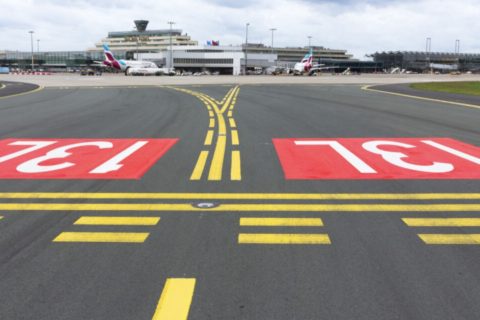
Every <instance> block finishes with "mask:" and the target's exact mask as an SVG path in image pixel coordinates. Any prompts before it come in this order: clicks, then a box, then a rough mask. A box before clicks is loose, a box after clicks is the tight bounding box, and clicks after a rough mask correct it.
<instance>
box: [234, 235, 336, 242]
mask: <svg viewBox="0 0 480 320" xmlns="http://www.w3.org/2000/svg"><path fill="white" fill-rule="evenodd" d="M238 243H243V244H331V242H330V238H329V237H328V235H327V234H278V233H240V234H239V235H238Z"/></svg>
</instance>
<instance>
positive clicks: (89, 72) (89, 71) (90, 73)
mask: <svg viewBox="0 0 480 320" xmlns="http://www.w3.org/2000/svg"><path fill="white" fill-rule="evenodd" d="M80 75H81V76H94V75H95V71H93V70H92V69H83V70H82V71H80Z"/></svg>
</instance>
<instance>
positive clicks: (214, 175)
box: [208, 136, 227, 181]
mask: <svg viewBox="0 0 480 320" xmlns="http://www.w3.org/2000/svg"><path fill="white" fill-rule="evenodd" d="M226 144H227V137H225V136H219V137H218V138H217V145H216V146H215V151H214V153H213V159H212V164H211V166H210V171H209V173H208V180H215V181H220V180H222V170H223V160H224V159H225V148H226Z"/></svg>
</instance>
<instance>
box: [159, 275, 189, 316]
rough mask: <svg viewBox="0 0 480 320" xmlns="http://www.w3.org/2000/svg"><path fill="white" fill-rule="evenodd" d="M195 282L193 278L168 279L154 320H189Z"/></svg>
mask: <svg viewBox="0 0 480 320" xmlns="http://www.w3.org/2000/svg"><path fill="white" fill-rule="evenodd" d="M195 282H196V280H195V279H193V278H183V279H182V278H170V279H167V281H166V283H165V287H164V288H163V291H162V295H161V296H160V300H159V302H158V305H157V309H156V310H155V314H154V315H153V318H152V320H187V319H188V313H189V311H190V305H191V303H192V299H193V294H194V291H195Z"/></svg>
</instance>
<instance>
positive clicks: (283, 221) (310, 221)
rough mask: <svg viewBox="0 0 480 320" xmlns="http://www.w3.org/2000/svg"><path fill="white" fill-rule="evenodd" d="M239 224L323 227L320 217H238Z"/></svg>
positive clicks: (244, 225)
mask: <svg viewBox="0 0 480 320" xmlns="http://www.w3.org/2000/svg"><path fill="white" fill-rule="evenodd" d="M240 226H242V227H246V226H255V227H265V226H268V227H323V221H322V219H320V218H240Z"/></svg>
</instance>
